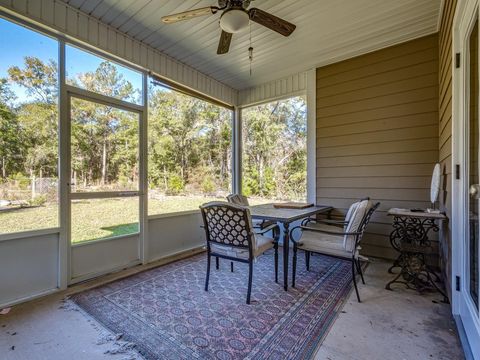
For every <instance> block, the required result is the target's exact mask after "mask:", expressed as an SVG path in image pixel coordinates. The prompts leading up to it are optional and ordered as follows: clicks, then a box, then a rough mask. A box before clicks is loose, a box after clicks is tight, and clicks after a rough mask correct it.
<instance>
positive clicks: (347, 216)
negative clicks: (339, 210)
mask: <svg viewBox="0 0 480 360" xmlns="http://www.w3.org/2000/svg"><path fill="white" fill-rule="evenodd" d="M365 200H367V201H368V200H370V198H369V197H365V198H362V199H360V200H359V201H357V202H354V203H353V204H352V205H350V207H349V208H348V211H347V213H346V214H345V226H344V230H346V229H347V226H348V223H349V222H350V220H351V218H352V216H353V214H354V213H355V210H356V209H357V207H358V205H360V203H361V202H362V201H365Z"/></svg>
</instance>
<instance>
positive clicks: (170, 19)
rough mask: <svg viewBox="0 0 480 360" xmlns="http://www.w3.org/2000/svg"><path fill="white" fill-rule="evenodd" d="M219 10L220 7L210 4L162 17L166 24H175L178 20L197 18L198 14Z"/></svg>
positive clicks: (209, 13)
mask: <svg viewBox="0 0 480 360" xmlns="http://www.w3.org/2000/svg"><path fill="white" fill-rule="evenodd" d="M217 11H218V8H217V7H215V6H208V7H204V8H200V9H194V10H189V11H184V12H181V13H178V14H172V15H167V16H163V17H162V21H163V22H164V23H165V24H173V23H176V22H178V21H183V20H188V19H192V18H195V17H197V16H205V15H211V14H215V13H216V12H217Z"/></svg>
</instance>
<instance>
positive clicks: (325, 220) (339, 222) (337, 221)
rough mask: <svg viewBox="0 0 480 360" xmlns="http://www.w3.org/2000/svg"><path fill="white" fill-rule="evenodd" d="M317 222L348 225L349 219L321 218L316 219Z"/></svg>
mask: <svg viewBox="0 0 480 360" xmlns="http://www.w3.org/2000/svg"><path fill="white" fill-rule="evenodd" d="M316 222H317V223H322V224H332V225H346V224H348V221H345V220H331V219H320V220H317V221H316Z"/></svg>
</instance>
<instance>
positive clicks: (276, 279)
mask: <svg viewBox="0 0 480 360" xmlns="http://www.w3.org/2000/svg"><path fill="white" fill-rule="evenodd" d="M273 247H274V249H275V282H276V283H277V284H278V242H276V243H275V244H274V246H273Z"/></svg>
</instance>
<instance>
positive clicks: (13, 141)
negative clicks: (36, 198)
mask: <svg viewBox="0 0 480 360" xmlns="http://www.w3.org/2000/svg"><path fill="white" fill-rule="evenodd" d="M2 80H3V79H2ZM0 84H4V82H3V81H1V80H0ZM0 95H1V100H0V101H1V102H0V161H1V164H0V165H1V169H2V172H1V175H2V178H3V179H6V178H7V176H8V175H10V174H13V173H16V172H18V171H21V166H20V164H21V160H22V157H23V154H22V152H23V150H24V147H23V146H22V131H21V128H20V126H19V124H18V120H17V116H16V115H15V113H14V112H13V111H12V109H10V108H9V107H8V106H7V104H5V102H4V101H6V100H8V99H7V98H6V97H5V95H4V90H3V87H0ZM19 160H20V161H19Z"/></svg>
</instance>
